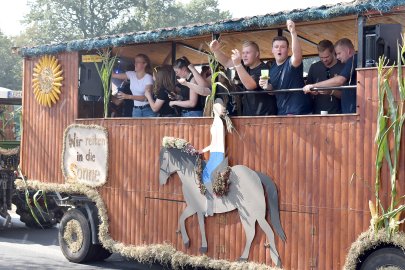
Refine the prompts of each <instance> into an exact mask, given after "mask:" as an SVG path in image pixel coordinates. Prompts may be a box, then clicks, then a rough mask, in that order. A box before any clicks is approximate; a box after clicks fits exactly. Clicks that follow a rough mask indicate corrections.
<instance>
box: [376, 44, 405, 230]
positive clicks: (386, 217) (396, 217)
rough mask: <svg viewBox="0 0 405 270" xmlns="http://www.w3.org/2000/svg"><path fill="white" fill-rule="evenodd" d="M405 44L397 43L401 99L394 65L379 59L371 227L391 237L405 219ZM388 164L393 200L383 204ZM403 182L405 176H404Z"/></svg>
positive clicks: (383, 58) (384, 59)
mask: <svg viewBox="0 0 405 270" xmlns="http://www.w3.org/2000/svg"><path fill="white" fill-rule="evenodd" d="M404 54H405V46H402V47H401V46H398V72H397V80H398V89H397V90H398V94H399V95H398V96H399V97H398V98H399V99H398V100H395V99H394V93H393V89H392V87H391V84H390V80H391V77H392V75H393V71H394V66H388V65H387V59H386V58H385V57H384V56H383V57H380V59H379V62H378V115H377V132H376V136H375V142H376V145H377V152H376V160H375V168H376V178H375V197H376V205H374V203H373V202H372V201H370V202H369V207H370V212H371V226H372V228H373V229H374V231H378V230H381V229H385V230H386V232H387V234H388V235H389V237H391V236H392V235H393V234H394V233H395V232H396V231H398V227H399V225H400V224H401V223H403V222H404V220H405V219H402V220H400V216H401V213H402V212H403V211H404V210H405V204H404V198H405V195H403V196H399V195H398V194H397V183H398V181H401V179H398V169H399V166H400V163H399V156H400V147H401V137H402V127H403V124H404V121H405V77H404V76H403V73H402V67H403V64H402V63H404V62H405V61H404ZM384 160H385V162H386V163H387V166H388V169H389V174H390V175H389V177H390V178H389V180H390V181H389V183H390V202H389V205H388V206H386V207H385V206H384V205H383V203H382V201H381V197H380V192H381V169H382V165H383V163H384ZM402 181H403V179H402Z"/></svg>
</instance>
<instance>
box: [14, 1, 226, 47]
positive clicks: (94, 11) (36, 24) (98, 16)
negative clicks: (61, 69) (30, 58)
mask: <svg viewBox="0 0 405 270" xmlns="http://www.w3.org/2000/svg"><path fill="white" fill-rule="evenodd" d="M29 6H30V12H29V13H28V14H27V15H26V17H25V20H24V23H25V25H26V31H25V33H24V34H23V35H22V37H21V38H20V40H25V42H26V43H27V44H29V46H33V45H38V44H49V43H52V42H63V41H68V40H73V39H82V38H93V37H97V36H102V35H108V34H116V33H124V32H135V31H143V30H151V29H156V28H165V27H175V26H179V25H186V24H195V23H204V22H213V21H218V20H222V19H228V18H230V17H231V15H230V13H229V11H220V10H219V9H218V7H217V6H218V0H191V1H190V2H189V3H187V4H182V3H180V2H177V1H175V0H31V1H29Z"/></svg>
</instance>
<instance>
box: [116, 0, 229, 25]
mask: <svg viewBox="0 0 405 270" xmlns="http://www.w3.org/2000/svg"><path fill="white" fill-rule="evenodd" d="M230 18H231V14H230V12H229V11H220V10H219V9H218V0H191V1H190V2H189V3H188V4H182V3H179V2H177V1H174V0H147V1H146V3H145V5H144V6H139V7H137V9H136V10H135V12H134V13H133V16H132V18H131V19H130V20H128V21H127V22H125V23H122V24H121V25H120V27H119V32H133V31H139V30H152V29H157V28H166V27H176V26H180V25H188V24H197V23H205V22H215V21H219V20H224V19H230Z"/></svg>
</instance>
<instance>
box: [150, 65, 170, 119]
mask: <svg viewBox="0 0 405 270" xmlns="http://www.w3.org/2000/svg"><path fill="white" fill-rule="evenodd" d="M174 77H175V74H174V70H173V67H172V66H170V65H164V66H158V67H155V68H154V71H153V79H154V80H155V84H154V87H153V89H154V90H153V93H152V92H151V91H146V92H145V97H146V98H147V99H148V102H149V105H150V107H151V108H152V111H154V112H155V113H158V116H160V117H170V116H178V113H177V111H176V109H175V108H173V107H170V106H169V102H170V101H171V99H170V96H175V94H176V86H175V84H174V81H173V79H174ZM153 94H154V95H155V97H156V99H154V98H153Z"/></svg>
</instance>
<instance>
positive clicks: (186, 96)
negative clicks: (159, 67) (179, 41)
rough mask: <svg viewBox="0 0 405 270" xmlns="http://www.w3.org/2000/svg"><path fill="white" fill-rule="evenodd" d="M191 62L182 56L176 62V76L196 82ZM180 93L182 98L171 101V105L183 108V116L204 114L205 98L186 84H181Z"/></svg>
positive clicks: (174, 67) (174, 68)
mask: <svg viewBox="0 0 405 270" xmlns="http://www.w3.org/2000/svg"><path fill="white" fill-rule="evenodd" d="M189 65H190V62H189V61H188V59H187V58H185V57H182V58H179V59H177V60H176V61H175V62H174V65H173V70H174V72H175V73H176V76H177V77H179V78H183V79H185V80H186V81H187V82H192V83H196V81H195V79H194V76H193V73H192V72H191V71H190V69H189V68H188V66H189ZM179 88H180V95H181V97H182V100H174V101H170V106H172V107H173V106H178V107H180V108H181V109H182V111H181V116H184V117H199V116H202V115H203V110H204V106H203V104H204V99H205V97H202V96H200V95H198V94H197V93H196V92H194V91H190V88H188V87H187V86H185V85H179Z"/></svg>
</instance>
